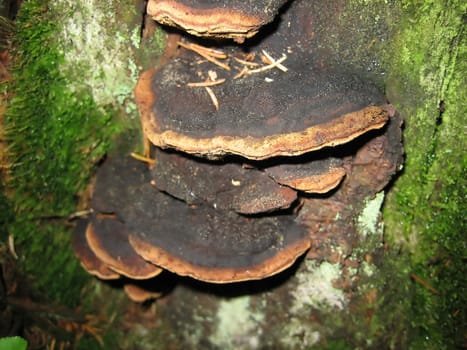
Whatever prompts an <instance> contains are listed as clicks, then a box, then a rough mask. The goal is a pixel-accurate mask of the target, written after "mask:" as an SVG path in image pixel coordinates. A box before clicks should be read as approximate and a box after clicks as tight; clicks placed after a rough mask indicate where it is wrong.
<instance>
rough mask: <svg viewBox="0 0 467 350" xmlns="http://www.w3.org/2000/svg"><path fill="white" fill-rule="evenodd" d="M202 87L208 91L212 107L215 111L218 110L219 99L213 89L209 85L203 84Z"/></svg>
mask: <svg viewBox="0 0 467 350" xmlns="http://www.w3.org/2000/svg"><path fill="white" fill-rule="evenodd" d="M204 88H205V89H206V91H207V92H208V95H209V97H210V98H211V101H212V103H213V105H214V107H215V108H216V111H218V110H219V101H218V100H217V97H216V95H215V94H214V91H212V89H211V88H210V87H209V86H205V87H204Z"/></svg>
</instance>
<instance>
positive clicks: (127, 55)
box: [51, 0, 137, 106]
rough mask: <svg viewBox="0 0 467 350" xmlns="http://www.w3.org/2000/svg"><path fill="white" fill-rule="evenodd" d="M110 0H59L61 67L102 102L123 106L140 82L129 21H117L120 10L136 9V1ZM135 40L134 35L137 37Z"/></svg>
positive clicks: (57, 8) (76, 83)
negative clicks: (134, 2) (134, 59)
mask: <svg viewBox="0 0 467 350" xmlns="http://www.w3.org/2000/svg"><path fill="white" fill-rule="evenodd" d="M123 4H124V2H122V1H116V0H109V1H105V2H102V1H98V0H73V1H72V0H57V1H53V2H51V6H52V7H53V10H54V11H55V12H56V13H57V15H58V14H60V13H61V14H62V16H63V18H62V19H61V20H60V23H61V35H60V37H61V38H58V39H59V40H61V43H62V47H63V54H64V57H65V62H64V63H63V65H62V67H61V69H62V71H63V72H64V75H66V76H68V77H70V78H71V79H70V81H71V83H72V84H74V85H76V87H75V89H80V88H87V89H89V90H90V91H91V93H92V96H93V98H94V101H95V102H96V103H98V104H99V105H102V106H105V105H116V104H119V105H122V104H124V102H125V101H126V100H128V99H132V93H133V88H134V86H135V83H136V77H137V72H136V71H135V67H136V65H135V64H134V62H133V59H132V57H133V48H132V44H131V43H132V40H131V39H132V38H131V34H132V33H133V35H134V33H135V30H137V29H132V28H130V27H129V26H130V24H129V23H117V19H116V18H115V15H116V13H118V12H117V9H118V10H119V11H127V12H128V13H131V12H130V11H135V9H134V4H132V3H131V2H129V3H128V5H125V6H128V8H121V7H122V6H123ZM133 41H134V38H133Z"/></svg>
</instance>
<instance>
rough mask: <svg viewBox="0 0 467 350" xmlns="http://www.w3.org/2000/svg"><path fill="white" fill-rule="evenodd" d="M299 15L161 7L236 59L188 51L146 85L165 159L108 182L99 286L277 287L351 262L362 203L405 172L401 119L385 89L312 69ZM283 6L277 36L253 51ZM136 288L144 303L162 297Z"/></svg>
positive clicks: (99, 203) (104, 172)
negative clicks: (266, 282) (175, 282)
mask: <svg viewBox="0 0 467 350" xmlns="http://www.w3.org/2000/svg"><path fill="white" fill-rule="evenodd" d="M285 3H286V1H275V2H274V1H272V2H271V1H267V2H264V4H270V5H271V6H269V7H268V6H266V5H264V4H263V2H259V1H258V2H254V1H246V2H245V1H243V2H242V1H222V2H221V1H218V0H204V1H201V0H200V1H195V0H171V1H170V0H150V1H149V2H148V10H147V12H148V14H149V15H151V16H153V17H154V18H155V19H156V20H158V21H160V22H162V23H167V24H170V25H175V26H177V27H179V28H182V29H184V30H186V31H187V32H188V33H191V34H195V35H197V36H207V37H208V38H211V37H221V38H226V37H228V38H233V39H234V40H235V41H237V44H235V45H234V44H229V45H224V46H222V47H213V46H212V45H213V42H212V41H210V40H208V41H206V42H204V43H205V44H206V45H211V46H210V47H207V46H203V45H201V44H202V43H203V41H202V39H199V38H198V39H194V38H190V37H186V38H184V39H182V40H181V41H180V42H179V46H180V47H181V49H180V50H179V52H178V55H177V56H176V57H173V58H171V59H170V60H169V61H168V62H165V63H164V64H163V65H162V66H160V67H157V68H154V69H152V70H149V71H146V72H143V73H142V74H141V76H140V78H139V80H138V82H137V85H136V88H135V98H136V102H137V105H138V108H139V111H140V117H141V123H142V129H143V132H144V136H145V137H146V138H147V139H148V140H149V141H150V142H151V143H152V145H153V150H154V154H155V159H154V160H153V161H152V162H151V166H148V165H147V164H145V163H143V162H140V161H137V160H135V159H132V158H130V157H129V156H120V157H109V158H108V159H107V160H106V161H105V162H104V164H103V165H102V166H101V167H100V168H99V170H98V172H97V175H96V178H97V179H96V182H95V186H94V191H93V196H92V199H91V203H90V205H91V209H92V210H93V214H92V215H91V216H90V219H89V223H88V228H87V230H86V237H85V235H84V234H81V235H77V236H76V239H75V240H74V247H75V251H77V256H78V257H79V259H80V260H81V261H82V263H83V265H85V267H86V266H87V267H86V268H87V269H88V270H89V271H90V272H91V273H93V274H95V275H97V276H99V277H101V278H111V277H112V276H114V275H106V273H108V272H109V271H110V272H111V273H113V272H116V275H117V277H118V276H119V275H120V274H121V275H124V276H127V277H129V278H131V279H133V280H135V279H143V280H145V281H144V282H146V280H150V281H152V279H151V277H152V276H154V275H156V274H157V273H158V272H159V271H161V270H162V269H165V270H168V271H170V272H173V273H175V274H178V275H182V276H189V277H192V278H195V279H198V280H202V281H206V282H212V283H230V282H239V281H246V280H255V279H262V278H265V277H269V276H272V275H274V274H276V273H279V272H281V271H283V270H284V269H286V268H288V267H289V266H291V265H292V264H293V263H294V262H295V261H296V259H297V258H298V257H299V256H301V255H304V254H305V252H308V253H307V256H308V258H315V259H320V260H329V261H331V260H333V259H334V260H335V261H338V260H339V258H336V257H334V254H335V252H338V251H339V252H342V254H343V255H346V256H350V254H351V250H352V247H353V246H354V245H355V242H356V241H355V240H356V238H355V235H356V233H355V232H356V229H355V224H354V221H355V217H356V215H358V210H360V209H361V207H362V203H363V201H364V200H365V199H366V198H372V197H374V196H375V195H376V193H377V192H378V191H380V190H381V189H383V188H384V186H386V184H387V183H388V182H389V180H390V179H391V177H392V176H393V175H394V174H395V173H396V172H397V170H398V167H399V165H400V164H401V163H402V153H403V150H402V145H401V122H400V117H399V115H398V114H397V113H396V112H395V111H394V109H393V107H392V106H391V105H389V104H387V101H386V98H385V96H384V95H383V94H382V93H381V92H380V91H379V89H377V88H376V87H375V86H374V85H373V84H371V83H368V82H366V81H364V80H363V79H361V78H360V77H358V76H357V75H356V74H354V73H352V72H349V71H344V70H343V69H341V70H332V69H328V67H325V68H322V67H321V66H320V64H313V63H312V59H311V58H310V57H311V55H310V52H311V49H310V47H311V45H310V41H311V40H312V38H313V29H312V28H311V24H310V23H311V22H310V19H309V13H308V12H307V10H306V9H307V2H306V1H305V0H297V1H293V2H287V6H286V7H283V6H282V5H284V4H285ZM264 6H266V7H264ZM281 7H282V9H281V11H282V10H283V11H282V12H281V14H280V16H281V18H280V20H278V21H277V22H275V23H274V25H271V26H268V28H269V32H267V33H264V34H265V35H261V37H256V38H255V40H251V41H248V42H246V43H244V45H242V46H240V45H238V43H241V42H243V41H244V39H245V38H248V37H250V36H252V35H254V34H255V33H256V32H257V31H258V28H259V27H260V26H261V25H264V24H265V23H268V22H271V21H272V19H273V17H274V16H275V15H276V14H277V13H278V12H279V9H280V8H281ZM264 8H266V9H267V10H266V11H265V12H264V13H263V12H262V9H264ZM258 9H259V10H258ZM252 23H254V24H252ZM256 39H258V40H256ZM315 63H316V62H315ZM85 238H87V241H86V239H85ZM83 247H84V248H83ZM336 248H338V249H336ZM90 257H91V258H92V257H93V258H94V259H95V260H92V261H93V263H90V262H89V261H91V258H90ZM92 264H94V265H92ZM99 264H100V265H99ZM101 268H102V270H101ZM136 282H142V281H141V280H140V281H136ZM125 288H126V290H127V291H128V293H129V294H130V296H131V297H132V298H133V299H134V300H138V301H139V300H143V299H145V298H148V297H151V296H154V295H155V294H153V293H151V292H150V291H147V292H146V291H145V288H143V287H141V286H140V284H138V283H134V282H131V283H127V284H126V287H125ZM148 290H150V288H149V289H148Z"/></svg>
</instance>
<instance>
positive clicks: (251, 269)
mask: <svg viewBox="0 0 467 350" xmlns="http://www.w3.org/2000/svg"><path fill="white" fill-rule="evenodd" d="M154 204H156V207H154V206H153V207H152V208H153V210H152V212H151V213H148V215H146V216H145V218H144V219H143V220H141V221H140V222H139V224H138V227H139V229H138V230H134V232H135V233H133V234H132V235H130V243H131V244H132V245H133V248H134V249H135V250H136V252H137V253H138V254H140V255H141V256H142V257H144V258H145V259H146V260H149V261H151V262H153V263H154V264H156V265H158V266H162V267H164V268H166V269H167V270H170V271H172V272H175V273H177V274H179V275H183V276H190V277H193V278H196V279H199V280H203V281H207V282H214V283H228V282H237V281H245V280H252V279H261V278H265V277H268V276H271V275H273V274H276V273H278V272H280V271H282V270H284V269H286V268H287V267H289V266H290V265H291V264H293V262H294V261H295V260H296V258H297V257H298V256H300V255H301V254H303V253H304V252H305V251H306V250H307V249H308V248H309V245H310V241H309V240H308V238H307V237H306V233H305V230H304V228H303V227H301V226H300V225H297V224H296V223H295V222H294V220H293V218H292V217H288V216H276V217H263V218H257V217H254V218H252V217H244V216H241V215H238V214H236V213H234V212H231V211H221V210H215V209H213V208H212V207H208V206H198V207H189V206H187V205H186V204H185V203H183V202H180V201H176V200H173V199H172V198H171V197H169V196H166V195H164V194H159V195H158V196H156V198H155V203H154ZM168 232H170V234H167V233H168Z"/></svg>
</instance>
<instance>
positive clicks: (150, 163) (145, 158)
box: [130, 152, 156, 165]
mask: <svg viewBox="0 0 467 350" xmlns="http://www.w3.org/2000/svg"><path fill="white" fill-rule="evenodd" d="M130 155H131V156H132V157H133V158H135V159H137V160H140V161H142V162H145V163H148V164H149V165H154V164H155V162H156V161H155V160H154V159H151V158H148V157H145V156H142V155H139V154H137V153H134V152H131V153H130Z"/></svg>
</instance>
